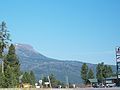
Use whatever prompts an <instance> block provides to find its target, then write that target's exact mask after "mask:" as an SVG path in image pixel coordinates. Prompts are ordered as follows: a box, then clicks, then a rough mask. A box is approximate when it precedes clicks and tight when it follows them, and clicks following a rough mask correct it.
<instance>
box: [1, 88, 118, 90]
mask: <svg viewBox="0 0 120 90" xmlns="http://www.w3.org/2000/svg"><path fill="white" fill-rule="evenodd" d="M0 90H120V88H75V89H56V88H53V89H36V88H14V89H13V88H7V89H3V88H1V89H0Z"/></svg>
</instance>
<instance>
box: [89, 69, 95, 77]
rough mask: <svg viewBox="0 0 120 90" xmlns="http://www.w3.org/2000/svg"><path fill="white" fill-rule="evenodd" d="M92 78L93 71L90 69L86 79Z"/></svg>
mask: <svg viewBox="0 0 120 90" xmlns="http://www.w3.org/2000/svg"><path fill="white" fill-rule="evenodd" d="M93 78H94V73H93V70H92V69H90V70H89V72H88V79H93Z"/></svg>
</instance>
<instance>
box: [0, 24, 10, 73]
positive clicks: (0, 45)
mask: <svg viewBox="0 0 120 90" xmlns="http://www.w3.org/2000/svg"><path fill="white" fill-rule="evenodd" d="M8 32H9V31H8V30H7V27H6V23H5V22H2V24H1V25H0V58H1V59H2V73H4V62H3V60H4V55H3V54H4V49H5V48H6V47H7V46H8V43H9V41H11V40H10V34H9V33H8Z"/></svg>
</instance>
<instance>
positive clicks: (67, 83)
mask: <svg viewBox="0 0 120 90" xmlns="http://www.w3.org/2000/svg"><path fill="white" fill-rule="evenodd" d="M66 85H67V88H69V81H68V76H66Z"/></svg>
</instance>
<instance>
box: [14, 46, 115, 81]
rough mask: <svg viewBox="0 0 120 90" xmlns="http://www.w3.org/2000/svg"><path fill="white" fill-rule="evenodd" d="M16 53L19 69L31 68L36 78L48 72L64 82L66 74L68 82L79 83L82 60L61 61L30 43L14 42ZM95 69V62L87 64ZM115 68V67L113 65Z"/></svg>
mask: <svg viewBox="0 0 120 90" xmlns="http://www.w3.org/2000/svg"><path fill="white" fill-rule="evenodd" d="M15 46H16V53H17V55H18V57H19V59H20V63H21V70H23V71H26V70H33V71H34V73H35V75H36V77H37V79H40V78H41V77H43V76H47V75H49V74H54V75H55V76H56V77H57V79H59V80H62V81H63V82H66V76H68V79H69V82H70V83H81V82H82V79H81V77H80V68H81V66H82V64H83V63H82V62H79V61H62V60H56V59H52V58H48V57H46V56H44V55H42V54H40V53H38V52H37V51H35V50H34V49H33V47H31V46H30V45H26V44H16V45H15ZM87 65H88V67H89V68H93V70H94V71H95V67H96V65H95V64H89V63H88V64H87ZM113 68H114V69H115V67H114V66H113Z"/></svg>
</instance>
